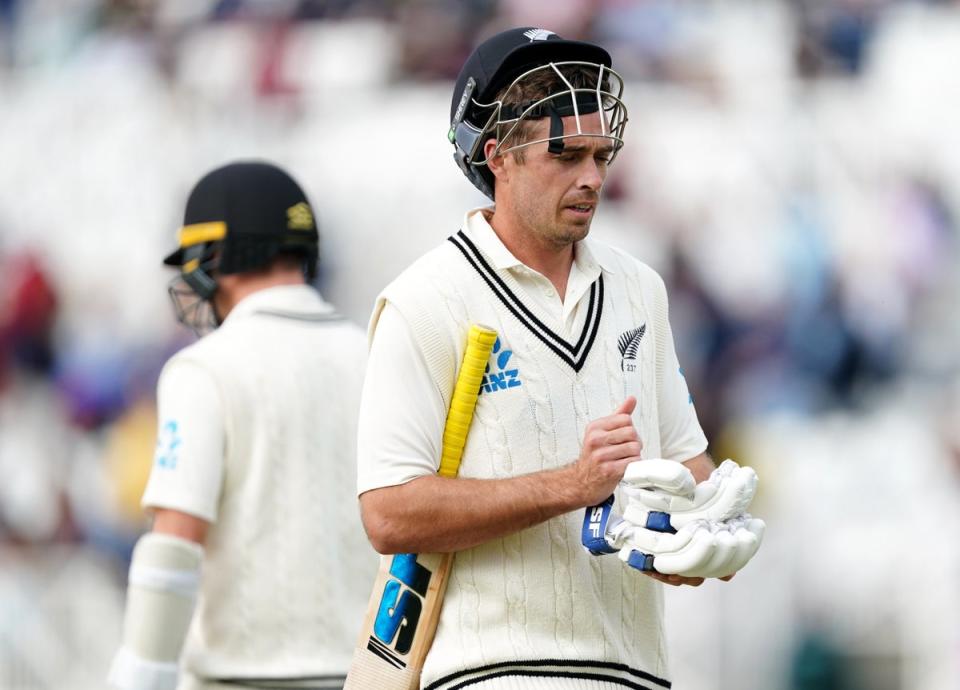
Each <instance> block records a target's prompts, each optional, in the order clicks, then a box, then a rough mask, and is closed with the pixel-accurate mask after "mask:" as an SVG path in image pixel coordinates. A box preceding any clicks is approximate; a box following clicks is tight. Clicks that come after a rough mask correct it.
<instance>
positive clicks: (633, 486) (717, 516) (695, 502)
mask: <svg viewBox="0 0 960 690" xmlns="http://www.w3.org/2000/svg"><path fill="white" fill-rule="evenodd" d="M693 483H694V482H693V475H692V474H690V471H689V470H688V469H687V468H686V467H685V466H684V465H683V464H681V463H678V462H673V461H670V460H639V461H637V462H632V463H630V465H628V466H627V471H626V472H625V473H624V475H623V480H622V481H621V484H622V485H623V486H624V491H625V493H626V494H627V497H628V500H627V507H626V509H625V510H624V512H623V518H624V519H625V520H627V521H628V522H631V523H633V524H634V525H638V526H640V527H647V528H650V529H654V530H658V531H662V532H669V531H671V530H679V529H681V528H683V527H684V526H685V525H688V524H690V523H692V522H696V521H698V520H706V521H710V522H724V521H726V520H729V519H731V518H734V517H737V516H738V515H743V514H744V513H746V511H747V509H748V508H749V507H750V503H751V502H752V501H753V496H754V494H755V493H756V491H757V473H756V472H754V471H753V469H751V468H749V467H740V465H738V464H737V463H735V462H734V461H733V460H724V461H723V463H721V465H720V467H718V468H717V469H715V470H714V471H713V472H712V473H711V474H710V477H709V479H707V480H706V481H704V482H701V483H700V484H696V485H695V486H691V484H693Z"/></svg>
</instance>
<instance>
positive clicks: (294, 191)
mask: <svg viewBox="0 0 960 690" xmlns="http://www.w3.org/2000/svg"><path fill="white" fill-rule="evenodd" d="M319 239H320V238H319V234H318V232H317V225H316V221H315V220H314V215H313V210H312V209H311V207H310V203H309V201H307V197H306V195H305V194H304V193H303V190H302V189H301V188H300V186H299V185H298V184H297V183H296V182H295V181H294V179H293V178H292V177H290V175H288V174H287V173H286V172H284V171H283V170H281V169H280V168H278V167H277V166H275V165H271V164H270V163H265V162H259V161H242V162H236V163H230V164H228V165H224V166H222V167H220V168H217V169H216V170H213V171H211V172H209V173H207V174H206V175H204V176H203V177H202V178H201V179H200V181H199V182H197V184H196V185H195V186H194V188H193V190H192V191H191V192H190V196H189V197H188V198H187V207H186V210H185V211H184V215H183V227H181V228H180V231H179V234H178V247H177V249H176V250H174V251H173V252H172V253H171V254H170V255H169V256H167V257H166V258H165V259H164V260H163V263H165V264H166V265H167V266H179V267H180V274H179V275H178V276H177V277H176V278H174V279H173V280H172V281H171V282H170V286H169V292H170V298H171V299H172V300H173V305H174V310H175V311H176V314H177V320H179V321H180V322H181V323H183V324H184V325H186V326H189V327H190V328H192V329H193V330H194V331H196V332H198V333H200V334H202V333H204V332H207V331H209V330H212V329H213V328H216V327H217V326H218V325H219V318H218V317H217V314H216V312H215V310H214V309H213V305H212V302H211V299H212V298H213V295H214V293H215V292H216V291H217V275H220V274H229V273H242V272H245V271H254V270H257V269H260V268H264V267H266V266H267V265H268V264H269V263H270V262H271V261H272V260H273V259H274V258H275V257H276V256H278V255H279V254H281V253H291V254H299V255H300V256H302V257H303V273H304V278H305V279H306V280H308V281H311V280H313V278H314V277H315V276H316V267H317V258H318V255H319Z"/></svg>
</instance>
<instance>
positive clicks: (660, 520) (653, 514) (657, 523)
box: [645, 510, 677, 534]
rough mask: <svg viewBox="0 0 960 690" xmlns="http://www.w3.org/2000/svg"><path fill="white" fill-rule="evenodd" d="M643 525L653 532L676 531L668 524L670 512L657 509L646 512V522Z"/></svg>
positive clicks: (670, 532) (672, 532) (668, 532)
mask: <svg viewBox="0 0 960 690" xmlns="http://www.w3.org/2000/svg"><path fill="white" fill-rule="evenodd" d="M645 526H646V528H647V529H651V530H653V531H654V532H666V533H667V534H676V533H677V530H675V529H674V528H673V525H672V524H670V513H662V512H660V511H659V510H652V511H650V513H648V514H647V524H646V525H645Z"/></svg>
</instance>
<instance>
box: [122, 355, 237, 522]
mask: <svg viewBox="0 0 960 690" xmlns="http://www.w3.org/2000/svg"><path fill="white" fill-rule="evenodd" d="M157 422H158V426H157V446H156V450H155V452H154V457H153V468H152V469H151V471H150V479H149V480H148V482H147V488H146V490H145V491H144V493H143V499H142V501H141V504H142V505H143V506H144V507H145V508H169V509H173V510H179V511H182V512H184V513H189V514H191V515H195V516H197V517H200V518H203V519H204V520H207V521H209V522H214V521H215V520H216V518H217V505H218V503H219V500H220V490H221V486H222V481H223V465H224V462H223V457H224V450H225V433H224V422H223V409H222V406H221V402H220V397H219V395H218V393H217V387H216V384H215V382H214V380H213V377H212V376H211V375H210V374H209V373H208V372H206V371H205V370H204V369H203V368H202V367H200V366H199V365H197V364H194V363H191V362H190V361H184V360H177V359H174V360H171V362H169V363H168V364H167V366H165V367H164V369H163V371H162V372H161V374H160V381H159V382H158V384H157Z"/></svg>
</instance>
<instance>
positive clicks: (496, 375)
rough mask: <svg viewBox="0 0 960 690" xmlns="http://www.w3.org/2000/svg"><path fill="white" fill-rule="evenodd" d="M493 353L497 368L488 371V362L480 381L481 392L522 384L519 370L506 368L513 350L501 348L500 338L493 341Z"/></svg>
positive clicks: (515, 386) (491, 391)
mask: <svg viewBox="0 0 960 690" xmlns="http://www.w3.org/2000/svg"><path fill="white" fill-rule="evenodd" d="M493 354H494V356H496V358H497V360H496V364H497V368H496V370H495V371H490V364H489V363H488V364H487V368H486V370H485V371H484V374H483V381H481V382H480V392H481V393H496V392H497V391H502V390H506V389H507V388H517V387H518V386H520V385H522V381H520V370H519V369H515V368H509V369H508V368H507V367H509V366H510V358H511V357H513V350H507V349H504V348H503V344H502V343H501V342H500V338H497V340H496V342H494V343H493Z"/></svg>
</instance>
